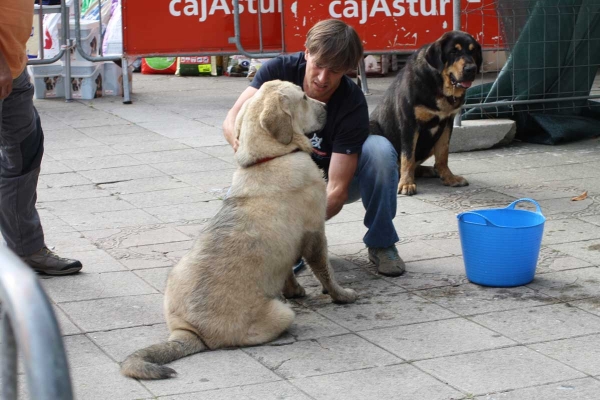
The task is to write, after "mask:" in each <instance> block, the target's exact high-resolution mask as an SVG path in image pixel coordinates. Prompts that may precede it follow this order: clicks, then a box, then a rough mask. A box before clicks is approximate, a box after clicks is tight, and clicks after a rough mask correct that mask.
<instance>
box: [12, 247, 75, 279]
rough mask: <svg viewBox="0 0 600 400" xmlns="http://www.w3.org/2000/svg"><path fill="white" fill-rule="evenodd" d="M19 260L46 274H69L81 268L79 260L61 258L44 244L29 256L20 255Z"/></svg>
mask: <svg viewBox="0 0 600 400" xmlns="http://www.w3.org/2000/svg"><path fill="white" fill-rule="evenodd" d="M21 260H23V262H24V263H25V264H27V265H29V266H30V267H31V268H33V269H34V270H35V271H36V272H39V273H43V274H46V275H70V274H74V273H76V272H79V271H80V270H81V262H79V261H77V260H71V259H69V258H62V257H60V256H59V255H58V254H56V253H54V252H53V251H52V250H50V249H49V248H47V247H45V246H44V247H42V248H41V249H40V250H38V251H36V252H35V253H33V254H31V255H29V256H26V257H21Z"/></svg>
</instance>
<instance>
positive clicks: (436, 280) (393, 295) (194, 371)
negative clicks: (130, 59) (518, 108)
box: [19, 74, 600, 400]
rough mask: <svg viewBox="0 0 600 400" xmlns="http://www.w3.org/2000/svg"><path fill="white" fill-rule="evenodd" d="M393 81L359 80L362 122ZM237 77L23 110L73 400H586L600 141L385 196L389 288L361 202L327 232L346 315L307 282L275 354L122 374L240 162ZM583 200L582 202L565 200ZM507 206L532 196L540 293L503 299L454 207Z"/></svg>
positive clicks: (515, 149) (595, 336)
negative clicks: (233, 135)
mask: <svg viewBox="0 0 600 400" xmlns="http://www.w3.org/2000/svg"><path fill="white" fill-rule="evenodd" d="M389 83H390V78H389V77H388V78H377V79H370V80H369V85H370V90H371V95H370V96H368V97H367V100H368V102H369V106H370V108H371V110H372V109H373V107H374V106H375V105H376V104H377V102H378V101H379V99H380V98H381V95H382V93H383V91H384V90H385V88H386V87H387V85H389ZM247 84H248V82H247V80H245V79H244V78H229V77H210V78H208V77H195V78H191V77H190V78H183V77H175V76H142V75H139V74H136V75H135V76H134V82H133V86H134V91H135V93H134V95H133V104H131V105H124V104H122V103H121V99H118V98H114V97H105V98H100V99H95V100H93V101H74V102H72V103H65V102H64V100H60V99H55V100H36V102H35V104H36V106H37V107H38V110H39V112H40V115H41V118H42V123H43V127H44V131H45V134H46V144H45V146H46V154H45V158H44V162H43V166H42V175H41V177H40V181H39V198H38V208H39V211H40V214H41V217H42V222H43V224H44V227H45V230H46V236H47V242H48V244H49V245H50V246H54V248H55V250H56V251H57V252H59V253H60V254H61V255H65V256H70V257H76V258H78V259H80V260H81V261H82V262H83V265H84V269H83V270H82V272H81V273H80V274H78V275H76V276H69V277H57V278H44V277H40V278H41V282H42V284H43V287H44V288H45V290H46V291H47V293H48V295H49V297H50V298H51V300H52V302H53V303H54V310H55V311H56V314H57V317H58V320H59V322H60V325H61V328H62V332H63V335H64V342H65V346H66V349H67V352H68V357H69V362H70V366H71V375H72V379H73V386H74V391H75V393H76V396H77V398H78V399H82V400H95V399H119V400H128V399H155V398H160V399H170V400H175V399H178V400H184V399H211V400H216V399H260V400H275V399H294V400H308V399H315V400H322V399H344V400H349V399H378V400H379V399H381V400H384V399H407V400H409V399H410V400H446V399H454V400H459V399H479V400H500V399H502V400H505V399H512V400H530V399H531V400H534V399H535V400H537V399H544V400H563V399H578V400H586V399H589V400H591V399H594V400H595V399H598V398H599V395H598V393H600V361H599V360H600V350H599V349H600V285H599V282H600V194H599V193H600V175H599V174H598V171H599V169H600V140H598V139H593V140H586V141H581V142H576V143H571V144H566V145H560V146H541V145H533V144H526V143H519V142H515V143H513V144H511V145H509V146H506V147H502V148H498V149H492V150H485V151H476V152H467V153H456V154H451V155H450V167H451V168H452V170H453V171H454V172H455V173H457V174H461V175H464V176H465V177H466V178H467V179H468V180H469V181H470V183H471V184H470V186H468V187H464V188H449V187H445V186H442V185H441V183H440V182H439V181H437V180H423V179H422V180H419V181H418V182H417V183H418V185H419V193H418V194H417V195H416V196H413V197H404V196H399V197H398V213H397V217H396V219H395V225H396V227H397V228H398V231H399V233H400V236H401V241H400V242H399V243H398V249H399V251H400V254H401V256H402V257H403V258H404V259H405V261H406V262H407V272H406V274H405V275H403V276H401V277H398V278H387V277H382V276H379V275H377V273H376V269H375V268H374V267H373V266H372V265H371V264H370V263H369V261H368V258H367V252H366V249H365V248H364V245H363V243H362V236H363V235H364V233H365V228H364V226H363V224H362V219H363V215H364V210H363V208H362V205H361V204H360V203H355V204H351V205H348V206H346V207H344V209H343V211H342V212H341V213H340V215H338V216H336V217H335V218H333V219H332V220H331V221H329V222H328V223H327V235H328V240H329V244H330V254H331V262H332V264H333V267H334V269H335V270H336V274H337V276H338V279H339V280H340V281H341V282H342V283H343V285H345V286H347V287H352V288H354V289H355V290H356V291H357V292H358V293H359V296H360V298H359V300H358V301H357V302H356V304H352V305H335V304H332V303H331V301H330V298H329V297H327V296H324V295H322V294H321V292H320V288H319V287H318V285H317V282H316V280H315V279H314V278H313V276H312V275H311V273H310V272H309V271H304V272H302V274H301V277H300V281H301V282H302V284H303V285H304V286H305V287H306V289H307V296H306V297H305V298H303V299H300V300H297V301H291V304H292V306H293V307H294V309H295V310H296V313H297V318H296V321H295V323H294V324H293V325H292V327H291V329H290V330H289V332H287V333H286V334H284V336H283V337H281V338H279V339H278V340H277V341H275V342H274V343H272V344H270V345H264V346H258V347H252V348H243V349H228V350H221V351H214V352H206V353H201V354H196V355H193V356H190V357H187V358H185V359H182V360H179V361H176V362H174V363H172V365H171V366H172V367H173V368H175V369H176V370H177V371H178V376H177V377H176V378H174V379H171V380H165V381H153V382H140V381H136V380H132V379H128V378H124V377H123V376H121V375H120V374H119V365H118V363H119V362H120V361H122V360H123V359H124V357H125V356H126V355H127V354H129V353H130V352H132V351H134V350H136V349H138V348H141V347H143V346H146V345H149V344H152V343H154V342H157V341H162V340H165V339H166V337H167V329H166V326H165V324H164V319H163V316H162V299H163V289H164V286H165V282H166V277H167V273H168V271H169V269H170V267H171V266H172V265H173V264H174V263H175V262H177V261H178V259H179V258H180V257H181V256H182V255H183V254H185V252H186V251H187V250H188V249H189V248H190V246H191V245H192V242H193V240H194V239H195V238H196V237H197V236H198V232H199V231H200V230H201V229H202V227H203V226H204V225H205V224H206V222H207V220H208V219H209V218H211V217H212V216H213V215H214V214H215V213H216V211H217V209H218V208H219V206H220V203H221V201H222V198H223V196H224V194H225V193H226V191H227V188H228V186H229V185H230V181H231V176H232V173H233V171H234V169H235V163H234V159H233V152H232V150H231V149H230V147H229V146H228V145H227V144H226V142H225V140H224V139H223V137H222V134H221V129H220V126H221V123H222V121H223V119H224V118H225V115H226V113H227V111H228V109H229V108H230V107H231V106H232V105H233V103H234V101H235V100H236V98H237V96H238V95H239V94H240V93H241V91H242V90H243V89H244V88H245V87H246V85H247ZM584 191H587V192H588V197H587V198H586V199H585V200H582V201H571V198H573V197H575V196H578V195H580V194H581V193H583V192H584ZM520 197H530V198H534V199H536V200H538V201H539V203H540V205H541V208H542V211H543V212H544V214H545V215H546V216H547V217H548V221H547V223H546V226H545V233H544V239H543V243H542V249H541V254H540V260H539V265H538V269H537V274H536V278H535V280H534V281H533V282H532V283H531V284H529V285H526V286H522V287H516V288H508V289H501V288H485V287H481V286H477V285H474V284H471V283H469V282H468V281H467V279H466V276H465V271H464V265H463V260H462V251H461V246H460V240H459V236H458V226H457V220H456V215H457V213H459V212H462V211H465V210H471V209H478V208H490V207H504V206H506V205H508V204H509V203H510V202H511V201H513V200H515V199H517V198H520ZM241 278H242V277H241ZM19 378H20V390H21V392H22V394H23V395H24V397H23V398H27V397H26V391H27V389H26V387H25V384H24V382H25V378H24V375H22V374H21V375H20V376H19Z"/></svg>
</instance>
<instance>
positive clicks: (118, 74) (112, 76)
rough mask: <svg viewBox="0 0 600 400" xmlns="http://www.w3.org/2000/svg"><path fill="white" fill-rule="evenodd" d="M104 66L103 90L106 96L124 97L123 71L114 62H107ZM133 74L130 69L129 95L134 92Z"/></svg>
mask: <svg viewBox="0 0 600 400" xmlns="http://www.w3.org/2000/svg"><path fill="white" fill-rule="evenodd" d="M103 64H104V82H103V90H104V95H105V96H123V74H122V69H121V67H119V66H118V65H117V64H115V63H114V62H112V61H106V62H104V63H103ZM132 72H133V68H131V67H130V69H129V93H130V94H131V92H132V87H131V86H132V79H131V78H132Z"/></svg>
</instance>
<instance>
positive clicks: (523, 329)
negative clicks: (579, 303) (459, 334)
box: [471, 303, 600, 344]
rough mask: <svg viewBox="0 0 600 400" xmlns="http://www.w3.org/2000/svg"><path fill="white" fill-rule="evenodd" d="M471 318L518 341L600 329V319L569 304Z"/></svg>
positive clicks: (598, 330) (565, 335)
mask: <svg viewBox="0 0 600 400" xmlns="http://www.w3.org/2000/svg"><path fill="white" fill-rule="evenodd" d="M471 320H472V321H474V322H477V323H478V324H480V325H482V326H485V327H487V328H489V329H492V330H493V331H495V332H498V333H501V334H502V335H504V336H506V337H509V338H511V339H513V340H515V341H517V342H519V343H521V344H526V343H534V342H544V341H550V340H558V339H567V338H570V337H572V336H580V335H589V334H592V333H598V332H600V319H599V318H598V317H596V316H593V315H590V314H589V313H588V312H586V311H582V310H580V309H578V308H576V307H573V306H571V305H570V304H564V303H563V304H552V305H548V306H543V307H533V308H530V309H526V310H511V311H503V312H494V313H489V314H484V315H477V316H474V317H472V318H471Z"/></svg>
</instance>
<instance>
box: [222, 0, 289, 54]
mask: <svg viewBox="0 0 600 400" xmlns="http://www.w3.org/2000/svg"><path fill="white" fill-rule="evenodd" d="M258 3H259V5H258V6H259V7H260V4H261V2H260V1H259V2H258ZM259 11H260V10H259ZM233 29H234V32H235V36H234V37H230V38H229V43H233V44H235V46H236V47H237V49H238V50H239V52H240V54H243V55H245V56H246V57H250V58H260V57H265V58H269V57H277V56H278V55H280V54H281V53H262V52H261V53H248V52H247V51H246V50H244V47H243V46H242V42H241V39H240V38H241V34H240V32H241V29H240V0H233ZM282 50H283V49H282Z"/></svg>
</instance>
